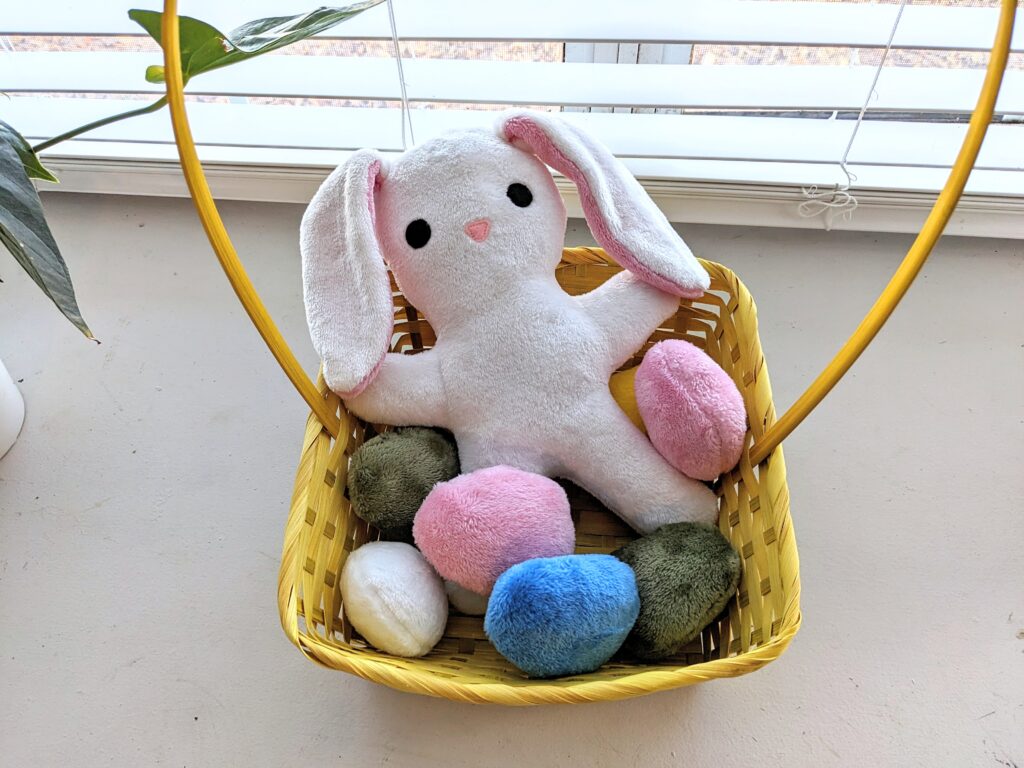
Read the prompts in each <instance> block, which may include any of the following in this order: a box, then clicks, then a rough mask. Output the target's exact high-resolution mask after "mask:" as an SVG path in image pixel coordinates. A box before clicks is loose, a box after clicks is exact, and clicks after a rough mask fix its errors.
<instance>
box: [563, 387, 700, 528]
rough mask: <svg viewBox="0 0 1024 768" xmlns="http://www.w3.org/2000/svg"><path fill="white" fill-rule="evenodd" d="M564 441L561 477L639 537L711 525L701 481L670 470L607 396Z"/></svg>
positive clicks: (666, 463)
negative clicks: (665, 528) (686, 525)
mask: <svg viewBox="0 0 1024 768" xmlns="http://www.w3.org/2000/svg"><path fill="white" fill-rule="evenodd" d="M595 411H596V412H597V413H596V416H595V417H594V419H593V420H592V421H591V422H590V423H589V424H587V425H586V429H582V428H581V429H579V430H578V431H575V432H574V434H572V435H571V437H569V439H567V440H566V441H565V443H564V444H565V445H567V446H570V447H571V449H570V450H569V451H567V453H566V455H564V456H563V457H562V462H563V465H564V469H565V476H566V477H568V479H570V480H572V481H573V482H575V483H577V484H578V485H580V486H582V487H583V488H585V489H586V490H587V491H589V492H590V493H592V494H593V495H594V496H596V497H597V498H598V499H599V500H600V501H601V502H603V503H604V504H605V505H606V506H607V507H608V508H609V509H610V510H612V512H614V513H615V514H617V515H618V516H619V517H621V518H622V519H623V520H625V521H626V522H627V523H629V524H630V525H631V526H632V527H633V528H635V529H636V530H637V531H639V532H640V533H650V532H651V531H654V530H655V529H656V528H659V527H660V526H662V525H665V524H666V523H680V522H700V523H714V522H715V520H716V519H717V518H718V500H717V499H716V498H715V494H714V493H712V492H711V490H710V489H709V488H708V487H707V486H706V485H704V484H703V483H701V482H698V481H696V480H691V479H690V478H688V477H686V476H685V475H683V474H682V473H680V472H678V471H676V470H675V469H673V468H672V467H671V466H670V465H669V464H668V462H666V461H665V459H663V458H662V457H661V455H660V454H659V453H658V452H657V451H656V450H655V449H654V446H652V445H651V444H650V442H648V440H647V438H646V437H644V435H643V434H642V433H641V432H640V431H639V430H638V429H637V428H636V427H634V426H633V424H632V423H631V422H630V421H629V418H628V417H627V416H626V415H625V414H624V413H622V411H620V410H619V409H618V407H617V406H616V405H615V402H614V401H613V400H611V398H610V397H609V398H608V401H607V402H606V403H604V404H603V407H602V408H601V409H600V410H598V409H596V408H595Z"/></svg>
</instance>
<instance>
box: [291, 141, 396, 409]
mask: <svg viewBox="0 0 1024 768" xmlns="http://www.w3.org/2000/svg"><path fill="white" fill-rule="evenodd" d="M383 162H384V161H383V159H382V158H381V157H380V156H379V155H377V154H376V153H374V152H370V151H367V150H362V151H359V152H356V153H355V154H354V155H352V157H350V158H349V159H348V161H347V162H345V164H344V165H341V166H339V167H338V168H336V169H335V170H334V171H333V172H332V173H331V175H330V176H328V177H327V180H326V181H324V183H323V184H322V185H321V187H320V189H319V190H318V191H317V193H316V195H314V197H313V200H312V202H310V204H309V207H308V208H307V209H306V213H305V215H303V217H302V228H301V237H300V247H301V250H302V282H303V293H304V295H305V300H306V319H307V321H308V322H309V333H310V336H311V337H312V339H313V346H314V347H315V348H316V351H317V352H318V353H319V354H320V357H321V359H322V360H323V364H324V379H325V380H326V381H327V385H328V386H329V387H330V388H331V389H332V390H334V391H335V392H337V393H338V394H339V395H341V396H342V397H355V396H356V395H358V394H359V393H360V392H362V391H363V389H365V388H366V386H367V385H368V384H369V383H370V382H371V381H373V379H374V377H375V376H376V375H377V371H378V370H380V366H381V364H382V363H383V362H384V355H385V354H386V353H387V351H388V348H389V347H390V343H391V332H392V329H393V327H394V313H393V310H392V298H391V283H390V281H389V280H388V273H387V269H386V268H385V266H384V257H383V255H382V253H381V247H380V243H379V242H378V240H377V232H376V222H375V212H374V190H375V188H376V187H377V186H378V185H379V184H380V182H381V179H382V178H383V177H384V174H385V171H386V168H385V166H384V165H383Z"/></svg>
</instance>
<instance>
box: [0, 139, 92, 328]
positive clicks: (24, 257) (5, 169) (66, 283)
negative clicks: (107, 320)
mask: <svg viewBox="0 0 1024 768" xmlns="http://www.w3.org/2000/svg"><path fill="white" fill-rule="evenodd" d="M3 138H6V136H3ZM0 242H2V243H3V244H4V245H5V246H6V247H7V250H9V251H10V252H11V253H12V254H13V255H14V258H15V259H16V260H17V262H18V263H19V264H21V266H22V268H23V269H24V270H25V271H26V272H27V273H28V275H29V277H31V278H32V279H33V280H34V281H35V283H36V285H38V286H39V287H40V289H42V291H43V293H45V294H46V295H47V296H49V297H50V299H51V300H52V301H53V303H54V304H56V305H57V309H59V310H60V311H61V312H63V313H64V316H65V317H67V319H68V320H70V321H71V322H72V323H74V324H75V326H76V327H77V328H78V330H80V331H81V332H82V333H84V334H85V335H86V337H87V338H90V339H91V338H92V337H93V336H92V332H91V331H90V330H89V326H88V325H86V323H85V320H83V319H82V313H81V312H80V311H79V309H78V301H77V299H75V288H74V286H73V285H72V284H71V276H70V275H69V274H68V267H67V264H65V263H64V259H63V258H62V257H61V255H60V250H59V249H58V248H57V243H56V241H55V240H54V239H53V234H52V233H51V232H50V227H49V226H47V224H46V216H45V215H44V214H43V206H42V203H41V202H40V201H39V195H38V193H37V192H36V188H35V187H34V186H33V185H32V181H31V180H30V179H29V177H28V172H27V171H26V168H25V164H24V162H23V161H22V159H21V155H20V154H19V153H18V151H17V149H16V148H15V147H14V145H12V144H11V143H10V142H9V141H6V140H5V141H0Z"/></svg>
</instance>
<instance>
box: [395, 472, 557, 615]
mask: <svg viewBox="0 0 1024 768" xmlns="http://www.w3.org/2000/svg"><path fill="white" fill-rule="evenodd" d="M412 530H413V537H414V538H415V540H416V546H417V547H419V548H420V551H421V552H423V554H424V556H425V557H426V558H427V560H429V561H430V563H431V565H433V566H434V568H436V569H437V572H438V573H440V574H441V576H443V577H444V578H446V579H449V580H451V581H454V582H456V583H457V584H460V585H462V586H463V587H465V588H466V589H468V590H470V591H472V592H476V593H478V594H480V595H489V594H490V592H491V588H492V587H493V586H494V582H495V581H496V580H497V578H498V577H499V576H500V575H501V574H502V573H504V572H505V571H506V570H508V569H509V568H510V567H512V566H513V565H516V564H517V563H521V562H523V561H524V560H530V559H532V558H535V557H557V556H559V555H568V554H571V553H572V551H573V549H574V548H575V543H576V534H575V531H574V530H573V525H572V516H571V515H570V513H569V499H568V498H567V497H566V495H565V491H564V490H562V487H561V486H560V485H559V484H558V483H556V482H555V481H554V480H551V479H549V478H547V477H544V476H542V475H537V474H534V473H533V472H523V471H522V470H519V469H515V468H513V467H504V466H498V467H488V468H487V469H478V470H477V471H475V472H471V473H469V474H467V475H460V476H459V477H456V478H454V479H453V480H449V481H448V482H445V483H438V484H437V485H435V486H434V489H433V490H432V491H431V492H430V494H429V495H428V496H427V498H426V499H425V500H424V502H423V505H422V506H421V507H420V509H419V511H418V512H417V513H416V519H415V521H414V522H413V529H412Z"/></svg>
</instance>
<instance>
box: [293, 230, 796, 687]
mask: <svg viewBox="0 0 1024 768" xmlns="http://www.w3.org/2000/svg"><path fill="white" fill-rule="evenodd" d="M569 251H572V252H574V253H572V254H571V259H572V260H571V261H568V262H567V261H563V262H562V265H563V266H564V265H567V264H573V263H580V261H584V260H585V262H587V263H595V264H596V263H602V262H603V263H607V264H613V262H610V261H609V260H607V258H606V257H604V254H603V253H602V252H601V250H600V249H597V248H574V249H567V254H568V252H569ZM602 257H604V258H602ZM700 261H701V263H702V264H704V265H705V266H706V267H708V268H709V271H713V272H717V273H718V274H719V275H720V276H722V277H725V278H728V279H730V280H733V281H735V284H736V287H737V292H738V294H739V295H745V296H747V297H748V298H749V292H748V291H747V290H746V286H745V285H743V283H742V282H741V281H740V280H739V278H738V277H737V276H736V275H735V274H734V273H733V272H732V271H731V270H730V269H729V268H728V267H725V266H723V265H721V264H717V263H715V262H711V261H706V260H704V259H701V260H700ZM754 331H755V333H756V320H755V327H754ZM768 386H769V393H770V384H769V385H768ZM317 387H318V389H320V391H321V394H322V396H324V397H325V398H327V399H329V400H332V401H337V400H338V399H337V396H336V395H334V394H333V393H331V392H330V391H329V390H328V389H327V385H326V383H325V382H324V380H323V377H322V375H321V376H320V377H319V378H318V381H317ZM764 426H765V427H767V426H769V425H768V424H765V425H764ZM330 439H331V438H330V434H329V432H328V430H327V428H326V427H325V426H324V424H323V423H322V422H321V421H320V419H319V418H318V416H317V414H316V412H310V413H309V416H308V418H307V421H306V430H305V436H304V438H303V452H305V451H306V450H307V449H308V448H309V447H310V446H311V445H312V444H313V443H314V442H315V441H317V440H330ZM748 450H749V448H748ZM745 458H746V454H745V455H744V459H745ZM769 464H770V465H773V469H776V470H777V471H778V472H779V473H780V474H781V476H782V477H783V478H785V476H786V473H785V456H784V453H783V449H782V446H781V445H779V446H776V447H775V448H774V449H773V450H772V452H771V453H770V454H769V455H768V456H767V457H766V458H765V459H764V460H763V461H762V462H761V464H760V465H759V466H761V467H766V466H767V465H769ZM301 466H302V465H301V463H300V471H299V473H298V476H297V477H296V493H298V492H299V490H300V487H301V486H300V483H301V482H302V472H301ZM295 498H296V497H295V496H293V503H292V508H291V510H290V512H289V517H288V521H287V524H286V528H285V540H284V546H283V551H282V557H281V568H280V575H279V581H278V607H279V611H280V619H281V625H282V628H283V629H284V631H285V634H286V635H287V636H288V638H289V639H290V640H291V641H292V643H294V644H295V645H296V646H297V647H298V648H299V650H300V651H302V653H303V655H305V656H306V657H307V658H309V659H310V660H312V661H314V662H316V663H318V664H320V665H322V666H326V667H328V668H330V669H336V670H340V671H343V672H347V673H349V674H352V675H355V676H357V677H361V678H363V679H365V680H369V681H371V682H374V683H380V684H382V685H386V686H388V687H389V688H394V689H396V690H400V691H406V692H410V693H417V694H421V695H428V696H434V697H439V698H445V699H449V700H453V701H461V702H469V703H474V704H484V703H489V704H502V705H507V706H533V705H539V704H558V703H564V704H572V703H586V702H591V701H612V700H620V699H627V698H632V697H635V696H642V695H645V694H649V693H654V692H656V691H662V690H671V689H675V688H681V687H685V686H688V685H694V684H696V683H702V682H706V681H708V680H714V679H717V678H727V677H738V676H740V675H745V674H747V673H749V672H754V671H755V670H757V669H760V668H761V667H763V666H764V665H766V664H768V663H770V662H772V661H774V660H775V659H777V658H778V657H779V656H781V655H782V653H783V652H784V651H785V650H786V649H787V648H788V646H789V644H790V642H791V641H792V639H793V637H794V636H795V635H796V633H797V631H798V630H799V628H800V625H801V622H802V614H801V611H800V565H799V556H798V552H797V547H796V539H795V535H794V532H793V526H792V518H791V514H790V507H789V504H788V503H787V504H786V508H785V515H784V520H785V523H786V525H785V526H784V528H783V531H782V533H781V536H780V540H779V542H778V548H779V556H780V558H783V559H785V560H787V561H788V564H789V566H790V572H791V574H792V578H791V581H790V582H789V583H788V584H787V590H788V595H787V598H788V599H787V601H786V605H785V608H784V610H783V615H782V617H781V622H780V624H779V626H778V630H777V631H776V632H775V633H774V634H773V636H772V637H771V638H770V639H769V640H767V641H765V642H762V643H759V644H758V645H757V646H756V647H754V648H750V649H748V650H746V651H743V652H740V653H738V654H736V655H734V656H727V657H724V658H718V659H710V660H708V661H703V662H699V663H697V664H690V665H685V666H676V667H670V666H657V665H642V664H637V665H636V666H635V667H634V669H635V670H636V671H635V672H623V674H622V675H616V676H615V677H612V678H608V677H604V678H599V679H588V678H590V677H591V675H597V674H600V673H599V672H595V673H589V674H587V675H577V676H574V677H569V678H562V679H554V680H545V679H530V678H523V679H521V680H516V681H511V682H463V681H460V680H459V679H457V677H455V676H452V677H450V678H448V677H444V676H443V675H441V674H438V673H436V672H432V671H425V670H418V669H415V668H409V666H408V665H409V664H410V663H411V664H415V663H416V661H417V660H416V659H399V658H396V659H395V660H394V662H390V661H385V660H382V659H381V658H374V657H372V656H369V655H367V654H365V653H363V652H362V651H361V650H360V649H356V648H353V647H351V646H349V647H346V646H344V645H340V644H338V643H337V642H333V641H327V640H326V639H325V638H323V637H322V636H320V635H319V634H317V633H312V632H303V631H302V630H300V628H299V617H298V610H297V606H298V594H297V587H298V584H299V583H301V579H302V575H301V571H302V568H303V563H302V562H301V561H300V559H299V554H298V553H299V547H298V542H299V539H300V534H301V528H302V525H304V524H305V514H304V513H302V514H297V513H296V505H295V503H294V502H295ZM428 659H429V657H428ZM605 674H607V673H605Z"/></svg>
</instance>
